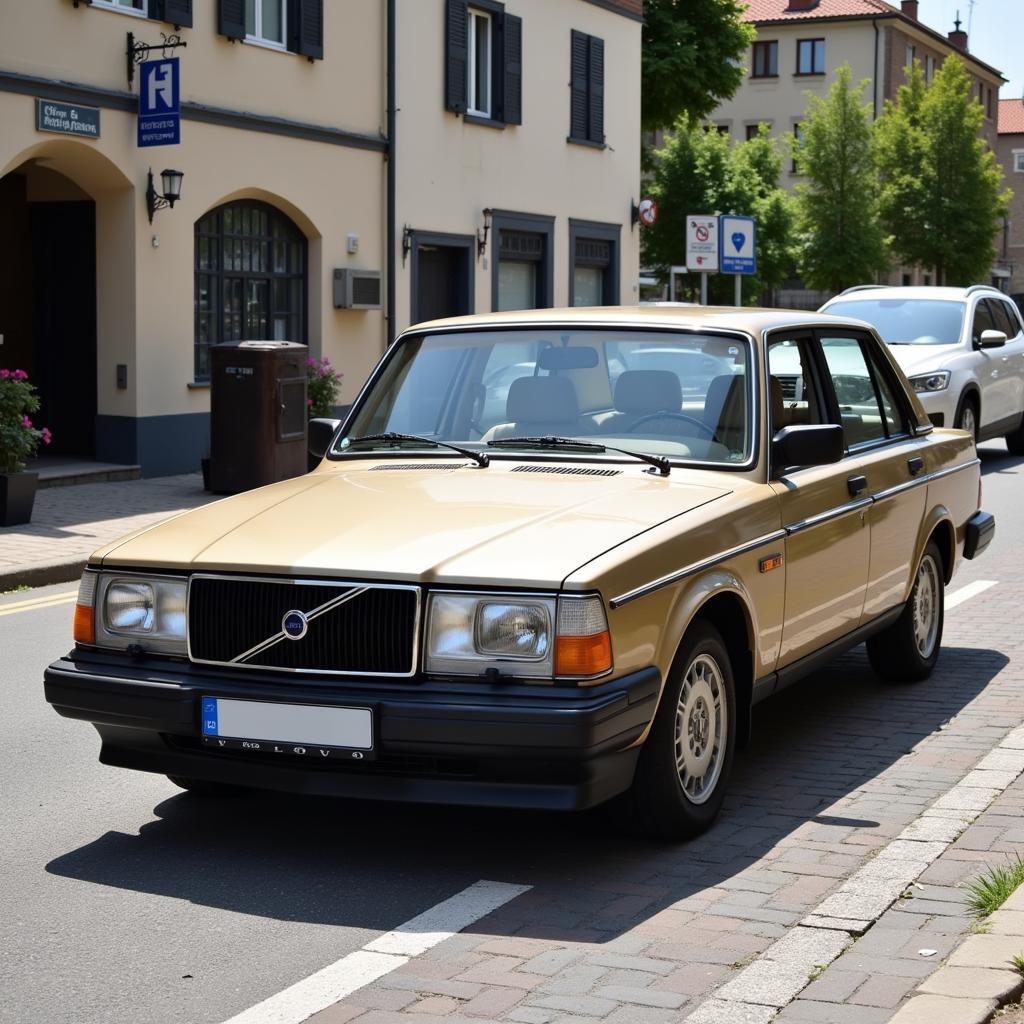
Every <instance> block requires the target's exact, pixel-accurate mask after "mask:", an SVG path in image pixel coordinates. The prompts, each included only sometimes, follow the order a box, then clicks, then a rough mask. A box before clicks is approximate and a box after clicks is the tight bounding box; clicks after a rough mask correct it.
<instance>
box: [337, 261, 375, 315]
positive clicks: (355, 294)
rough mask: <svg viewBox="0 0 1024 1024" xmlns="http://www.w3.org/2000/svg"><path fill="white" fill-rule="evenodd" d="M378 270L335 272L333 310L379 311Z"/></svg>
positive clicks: (344, 270)
mask: <svg viewBox="0 0 1024 1024" xmlns="http://www.w3.org/2000/svg"><path fill="white" fill-rule="evenodd" d="M380 306H381V302H380V271H379V270H351V269H348V268H346V269H343V270H335V271H334V308H335V309H380Z"/></svg>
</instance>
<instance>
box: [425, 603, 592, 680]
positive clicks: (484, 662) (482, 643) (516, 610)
mask: <svg viewBox="0 0 1024 1024" xmlns="http://www.w3.org/2000/svg"><path fill="white" fill-rule="evenodd" d="M425 647H426V652H425V658H424V668H425V670H426V671H427V672H432V673H437V674H442V673H443V674H448V675H474V676H476V675H480V674H482V673H483V672H485V671H486V670H487V669H489V668H493V669H496V670H497V671H499V672H500V673H501V674H502V675H504V676H518V677H523V678H530V679H550V678H552V677H553V676H555V675H559V676H573V677H576V678H586V677H593V676H597V675H603V674H604V673H605V672H607V671H608V670H609V669H611V642H610V640H609V638H608V624H607V620H606V619H605V613H604V605H603V603H602V602H601V599H600V598H599V597H597V596H594V595H586V596H581V597H561V598H558V599H556V598H554V597H544V596H532V595H531V596H525V595H522V596H521V595H517V594H467V593H437V594H433V595H431V598H430V604H429V606H428V612H427V631H426V643H425Z"/></svg>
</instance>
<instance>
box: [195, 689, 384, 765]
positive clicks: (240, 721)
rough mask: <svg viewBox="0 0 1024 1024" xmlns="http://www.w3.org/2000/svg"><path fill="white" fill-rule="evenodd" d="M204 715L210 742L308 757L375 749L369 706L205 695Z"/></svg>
mask: <svg viewBox="0 0 1024 1024" xmlns="http://www.w3.org/2000/svg"><path fill="white" fill-rule="evenodd" d="M202 714H203V718H202V723H203V730H202V731H203V741H204V743H205V744H206V745H207V746H216V747H230V748H231V749H236V750H237V749H243V750H254V751H258V752H260V753H272V754H292V755H298V756H307V757H318V756H319V757H327V756H330V752H332V751H335V752H337V751H352V752H353V753H352V755H351V756H353V757H356V756H360V755H361V756H362V757H367V756H370V755H371V753H372V751H373V712H372V711H370V709H369V708H339V707H321V706H318V705H315V704H275V703H271V702H269V701H257V700H229V699H226V698H223V697H204V698H203V704H202ZM325 751H326V752H327V753H325Z"/></svg>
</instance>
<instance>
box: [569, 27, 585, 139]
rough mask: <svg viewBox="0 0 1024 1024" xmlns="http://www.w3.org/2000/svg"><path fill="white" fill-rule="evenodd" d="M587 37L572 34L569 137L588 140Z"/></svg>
mask: <svg viewBox="0 0 1024 1024" xmlns="http://www.w3.org/2000/svg"><path fill="white" fill-rule="evenodd" d="M587 49H588V47H587V36H586V35H585V34H584V33H583V32H577V31H576V30H575V29H574V30H573V33H572V56H571V63H570V67H571V79H570V86H571V88H572V97H571V105H570V113H569V137H570V138H572V139H586V138H587Z"/></svg>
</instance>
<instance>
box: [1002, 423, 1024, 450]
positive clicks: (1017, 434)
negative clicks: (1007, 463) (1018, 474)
mask: <svg viewBox="0 0 1024 1024" xmlns="http://www.w3.org/2000/svg"><path fill="white" fill-rule="evenodd" d="M1006 450H1007V451H1008V452H1009V453H1010V454H1011V455H1024V419H1022V420H1021V423H1020V426H1019V427H1017V429H1016V430H1011V431H1010V433H1008V434H1007V435H1006Z"/></svg>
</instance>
